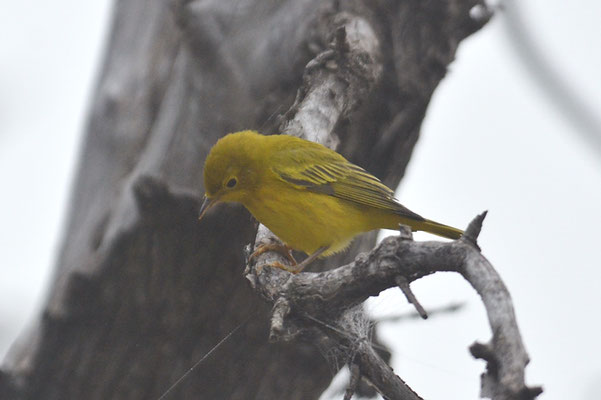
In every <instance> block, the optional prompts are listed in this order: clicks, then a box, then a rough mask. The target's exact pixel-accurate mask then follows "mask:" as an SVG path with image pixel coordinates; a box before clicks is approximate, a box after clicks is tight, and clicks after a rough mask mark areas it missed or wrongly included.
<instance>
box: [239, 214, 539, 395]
mask: <svg viewBox="0 0 601 400" xmlns="http://www.w3.org/2000/svg"><path fill="white" fill-rule="evenodd" d="M484 215H485V214H482V215H479V216H477V217H476V218H475V219H474V221H472V223H471V224H470V227H469V228H468V229H467V231H466V237H464V238H462V239H460V240H457V241H454V242H434V241H432V242H414V241H411V240H407V239H406V238H401V237H390V238H386V239H385V240H383V241H382V243H380V245H379V246H378V247H377V248H376V249H374V250H373V251H372V252H370V253H369V254H368V255H363V254H362V255H359V256H357V258H356V259H355V261H354V262H352V263H350V264H348V265H344V266H341V267H339V268H336V269H334V270H331V271H326V272H320V273H308V272H307V273H300V274H297V275H292V274H289V273H287V272H284V271H280V270H277V269H274V268H265V269H263V270H262V271H261V272H260V273H258V274H257V273H256V271H257V269H256V268H251V272H250V274H251V275H253V276H254V277H253V280H254V282H255V283H256V286H255V290H257V291H258V292H259V293H260V294H261V295H262V296H263V297H265V298H266V299H267V300H268V301H270V302H274V303H278V302H283V300H280V299H285V304H286V315H288V318H284V319H283V320H282V319H279V318H278V323H279V324H281V323H282V321H283V322H284V323H283V325H282V326H283V327H286V326H287V323H286V321H287V320H290V319H291V318H292V317H294V318H293V319H294V321H295V322H294V328H293V329H294V330H303V329H306V328H307V327H314V326H315V324H314V323H313V322H311V321H310V320H308V319H305V322H304V323H301V322H299V320H298V316H302V315H307V314H309V315H312V316H313V317H314V318H317V319H319V320H321V321H324V320H325V321H336V320H337V318H339V316H340V315H342V314H343V313H344V312H345V310H347V309H348V308H349V307H353V306H355V305H358V304H360V303H361V302H363V301H364V300H366V299H367V298H368V297H370V296H375V295H377V294H379V293H380V292H381V291H383V290H385V289H387V288H390V287H394V286H397V285H398V281H399V276H400V277H402V278H401V280H405V282H407V286H408V283H410V282H412V281H414V280H416V279H419V278H421V277H423V276H426V275H430V274H432V273H435V272H438V271H454V272H458V273H460V274H461V275H462V276H463V277H464V278H465V279H466V280H467V281H468V282H469V283H470V284H471V285H472V287H474V289H475V290H476V291H477V292H478V294H479V295H480V297H481V298H482V301H483V303H484V305H485V307H486V311H487V314H488V319H489V324H490V327H491V330H492V332H493V337H492V340H491V344H489V345H476V346H474V347H473V348H472V354H474V356H475V357H478V358H483V359H485V360H486V361H487V362H488V370H487V372H486V373H485V374H483V376H482V395H483V396H488V397H491V398H492V399H494V400H509V399H516V400H517V399H532V398H534V397H536V396H537V395H538V394H539V393H540V392H541V389H540V388H536V387H535V388H530V387H527V386H526V384H525V378H524V370H525V367H526V365H527V364H528V355H527V353H526V350H525V348H524V345H523V343H522V339H521V335H520V332H519V329H518V326H517V321H516V318H515V313H514V311H513V304H512V301H511V296H510V294H509V292H508V290H507V288H506V287H505V285H504V284H503V282H502V280H501V278H500V277H499V275H498V274H497V273H496V271H495V270H494V268H493V267H492V265H491V264H490V263H489V262H488V260H486V258H485V257H484V256H483V255H482V254H481V253H480V251H479V249H478V248H477V247H476V246H474V243H475V240H476V238H477V233H478V231H479V230H480V228H481V225H482V221H483V219H484ZM467 236H469V239H468V237H467ZM282 326H278V330H284V331H286V332H287V335H286V336H285V337H284V338H285V339H287V338H289V337H290V335H291V333H290V331H289V329H288V330H287V329H282ZM273 332H274V330H273V329H272V333H273ZM298 333H299V332H294V333H292V335H296V334H298ZM324 333H326V334H327V335H328V336H330V337H334V338H337V340H338V341H340V342H344V341H348V337H344V335H341V334H340V333H339V332H337V331H336V330H334V329H329V330H324ZM348 334H350V335H355V336H358V334H357V333H353V332H351V333H348ZM372 352H373V349H372V348H371V346H369V345H368V344H365V346H363V345H360V346H357V349H356V354H355V360H361V364H360V368H361V372H362V374H363V376H365V377H367V378H368V379H369V380H370V381H371V382H372V384H374V385H375V386H376V387H377V389H378V391H379V392H380V393H381V394H382V395H383V396H384V397H386V398H390V399H406V398H412V397H404V396H407V394H406V393H405V394H402V393H401V392H399V389H398V387H397V386H395V385H396V384H394V385H393V386H387V385H388V384H391V381H390V379H387V380H386V384H384V386H382V384H383V382H382V381H376V382H374V379H376V378H375V376H374V375H372V374H371V373H370V372H369V371H374V370H378V371H379V372H378V373H384V372H385V371H384V370H383V369H385V368H384V367H382V366H379V365H378V363H379V362H378V361H376V360H375V359H374V357H375V356H374V355H373V354H372ZM395 382H397V383H398V381H395ZM401 382H402V381H401ZM402 386H403V388H404V389H403V390H405V389H407V390H409V389H408V387H406V385H404V384H403V385H402Z"/></svg>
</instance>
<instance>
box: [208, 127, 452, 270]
mask: <svg viewBox="0 0 601 400" xmlns="http://www.w3.org/2000/svg"><path fill="white" fill-rule="evenodd" d="M203 177H204V187H205V197H204V201H203V203H202V206H201V210H200V215H199V219H202V217H203V216H204V215H205V213H206V212H207V210H209V209H210V208H211V207H213V206H214V205H216V204H218V203H222V202H237V203H241V204H242V205H244V207H246V209H248V211H249V212H250V213H251V214H252V215H253V216H254V217H255V218H256V219H257V220H258V221H259V222H261V223H262V224H263V225H265V226H266V227H267V228H269V229H270V230H271V231H272V232H273V233H274V234H275V235H277V236H278V237H279V238H280V239H281V240H282V241H283V242H284V243H285V245H283V246H282V245H277V244H268V245H263V246H260V247H259V248H258V249H257V250H256V251H255V252H254V253H253V254H252V255H251V257H250V258H251V259H252V258H254V257H256V256H257V255H259V254H261V253H263V252H265V251H268V250H275V251H279V252H280V253H282V254H284V255H285V256H286V257H288V259H290V260H291V263H292V266H285V265H282V264H281V263H274V264H273V265H271V266H275V267H279V268H282V269H285V270H287V271H290V272H293V273H298V272H300V271H302V270H303V269H304V268H305V267H306V266H307V265H308V264H309V263H311V262H312V261H314V260H315V259H316V258H321V257H327V256H329V255H332V254H335V253H338V252H340V251H343V250H344V249H346V248H347V247H348V245H349V244H350V243H351V241H352V240H353V238H354V237H355V236H357V235H358V234H360V233H363V232H367V231H371V230H374V229H398V227H399V224H403V225H407V226H409V227H411V229H412V230H413V231H425V232H429V233H432V234H435V235H438V236H442V237H445V238H449V239H458V238H459V237H460V236H461V235H462V234H463V231H462V230H460V229H457V228H453V227H451V226H448V225H444V224H441V223H438V222H434V221H432V220H429V219H426V218H424V217H422V216H420V215H419V214H416V213H414V212H413V211H411V210H409V209H408V208H406V207H405V206H403V205H401V204H400V203H399V202H398V201H397V200H396V199H395V197H394V192H393V191H392V190H391V189H390V188H388V187H387V186H386V185H384V184H383V183H382V182H381V181H380V180H379V179H378V178H376V177H375V176H374V175H372V174H370V173H369V172H367V171H366V170H364V169H363V168H361V167H360V166H358V165H355V164H353V163H351V162H350V161H348V160H347V159H346V158H344V157H343V156H342V155H341V154H339V153H337V152H336V151H334V150H331V149H329V148H327V147H325V146H323V145H321V144H319V143H315V142H312V141H309V140H305V139H301V138H298V137H294V136H289V135H262V134H260V133H258V132H256V131H252V130H245V131H240V132H235V133H230V134H228V135H226V136H224V137H222V138H221V139H219V140H218V141H217V143H215V145H214V146H213V147H212V148H211V150H210V151H209V154H208V156H207V158H206V160H205V164H204V170H203ZM291 249H294V250H297V251H301V252H304V253H306V254H307V255H308V257H307V258H305V260H303V261H302V262H301V263H300V264H297V263H296V261H295V260H294V258H293V257H292V255H291V253H290V250H291Z"/></svg>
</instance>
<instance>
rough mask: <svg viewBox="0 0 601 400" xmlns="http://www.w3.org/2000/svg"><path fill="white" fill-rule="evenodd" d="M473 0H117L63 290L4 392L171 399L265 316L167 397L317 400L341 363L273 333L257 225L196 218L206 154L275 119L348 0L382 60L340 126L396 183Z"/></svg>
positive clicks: (360, 153) (78, 185) (364, 241)
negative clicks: (257, 254) (254, 258)
mask: <svg viewBox="0 0 601 400" xmlns="http://www.w3.org/2000/svg"><path fill="white" fill-rule="evenodd" d="M474 7H479V10H480V11H482V10H485V8H484V5H483V4H482V1H480V0H450V1H423V0H403V1H392V0H390V1H388V0H379V1H373V0H364V1H358V0H357V1H322V0H286V1H284V0H263V1H259V0H239V1H233V2H223V1H221V0H206V1H186V0H174V1H172V2H166V1H160V0H127V1H124V0H121V1H117V2H116V4H115V7H114V16H113V26H112V32H111V36H110V40H109V43H108V48H107V52H106V56H105V61H104V65H103V67H102V74H101V77H100V81H99V83H98V87H97V88H96V93H95V95H94V101H93V105H92V109H91V115H90V117H89V122H88V125H87V129H86V138H85V142H84V147H83V149H82V153H81V159H80V164H79V170H78V173H77V178H76V180H75V184H74V188H73V195H72V207H71V212H70V217H69V221H68V225H67V228H66V231H65V237H64V242H63V245H62V250H61V253H60V256H59V259H58V262H57V265H56V271H55V274H54V280H53V283H52V287H51V290H50V295H49V297H48V300H47V303H46V306H45V309H44V311H43V313H42V316H41V317H40V318H39V321H38V323H37V326H35V327H34V328H32V330H31V332H30V333H29V334H28V335H25V336H23V337H22V338H20V340H19V341H18V342H17V343H16V344H15V345H14V346H13V348H12V349H11V352H10V354H9V356H8V357H7V359H6V360H5V365H4V369H3V371H2V373H1V374H0V397H2V398H9V399H13V398H14V399H45V400H53V399H57V400H58V399H61V400H65V399H157V398H159V397H160V396H161V394H162V393H163V392H164V391H165V390H166V389H167V388H168V387H169V386H170V385H171V384H172V383H173V382H175V381H176V380H177V379H178V378H179V377H181V376H182V375H183V374H184V373H185V372H186V371H187V369H188V368H190V367H191V366H192V365H193V364H194V363H195V362H196V361H197V360H199V359H200V358H201V357H202V356H203V355H205V354H206V353H207V352H208V351H209V350H210V349H211V348H212V347H213V346H214V345H215V344H216V343H217V342H219V341H220V340H221V339H222V338H223V337H225V336H226V335H227V334H228V332H230V331H231V330H232V329H233V328H235V327H236V326H237V325H238V324H239V323H240V322H242V321H244V320H245V319H247V318H248V316H249V315H251V316H252V319H251V321H250V322H249V323H248V324H246V325H244V326H243V327H242V328H241V329H240V331H238V332H236V333H235V334H234V335H233V337H232V338H231V340H229V341H227V342H225V344H223V346H221V347H220V348H219V349H218V351H217V352H216V353H215V354H214V355H212V356H211V357H210V358H208V359H207V360H206V361H204V362H203V363H202V364H201V365H200V366H199V367H198V368H196V369H195V370H194V372H193V374H192V375H191V376H190V377H188V379H186V380H185V381H183V382H182V383H181V384H179V385H178V386H177V387H176V388H175V389H174V391H173V392H171V393H170V395H169V398H173V399H188V398H190V399H191V398H207V399H245V400H247V399H279V398H285V399H316V398H318V396H319V395H320V394H321V392H322V391H323V390H324V389H325V388H326V387H327V386H328V384H329V382H330V380H331V377H332V370H331V368H330V366H328V363H327V362H326V360H325V358H324V357H323V356H322V355H320V353H319V351H318V349H317V347H316V346H314V345H313V343H310V342H303V341H295V342H289V343H268V336H269V322H268V315H269V310H270V306H269V305H268V304H267V303H265V302H264V301H263V300H261V299H260V298H259V297H258V296H257V294H256V293H254V292H253V291H252V290H251V289H250V287H249V285H248V282H246V280H245V279H244V276H243V269H244V264H245V260H244V254H243V248H244V246H245V245H247V244H248V243H250V242H252V241H253V240H254V234H255V231H256V222H254V221H253V220H252V218H251V217H250V215H249V214H248V213H247V212H246V211H245V210H244V209H242V208H241V207H236V206H221V207H220V208H219V209H218V210H216V211H215V212H214V213H212V214H211V215H208V216H207V217H206V219H204V220H203V223H202V224H199V223H198V222H197V211H198V208H199V206H200V198H201V195H202V194H203V188H202V166H203V162H204V159H205V157H206V155H207V153H208V151H209V149H210V147H211V146H212V145H213V144H214V143H215V141H216V140H217V139H218V138H219V137H221V136H223V135H224V134H226V133H228V132H233V131H236V130H242V129H259V130H261V131H263V132H264V133H276V132H275V126H276V122H277V121H278V119H277V118H274V115H277V114H283V113H284V112H286V110H288V108H289V107H290V106H292V105H293V103H294V100H295V97H296V95H297V89H299V88H300V87H301V86H302V82H303V73H304V72H305V66H306V65H307V63H309V61H311V60H312V59H315V58H316V56H318V55H319V54H322V53H323V52H324V50H326V49H327V48H328V46H330V43H331V42H332V41H333V40H334V37H332V35H331V33H332V25H333V24H334V23H335V21H336V18H338V17H339V16H340V15H342V14H345V13H346V14H345V15H355V16H359V17H361V18H362V19H363V20H364V21H366V22H367V24H369V25H370V26H371V28H372V29H373V30H374V32H375V33H376V39H377V40H376V42H377V43H376V44H377V46H378V48H379V54H380V55H381V59H379V60H378V62H379V64H380V65H381V67H382V71H381V74H380V77H379V78H378V80H377V81H376V82H374V85H373V87H372V88H371V89H370V90H369V91H368V92H365V93H361V94H360V95H358V96H359V98H356V99H354V104H352V105H348V106H349V108H350V109H351V111H350V112H349V113H347V114H346V115H348V117H345V118H343V119H342V120H339V121H337V122H336V125H335V127H334V133H335V134H336V135H337V136H338V138H339V140H340V144H339V146H338V147H337V150H338V151H339V152H341V153H342V154H344V155H345V156H346V157H347V158H349V159H350V160H351V161H353V162H355V163H357V164H359V165H361V166H363V167H364V168H365V169H367V170H368V171H370V172H372V173H373V174H375V175H377V176H379V177H380V178H381V179H382V180H383V181H384V182H385V183H386V184H388V185H389V186H391V187H395V186H396V185H397V184H398V183H399V181H400V179H401V178H402V176H403V174H404V171H405V167H406V166H407V163H408V161H409V158H410V156H411V152H412V150H413V146H414V144H415V143H416V141H417V139H418V135H419V129H420V125H421V122H422V119H423V117H424V115H425V111H426V107H427V105H428V103H429V100H430V97H431V95H432V92H433V90H434V89H435V87H436V86H437V84H438V83H439V81H440V80H441V79H442V78H443V77H444V75H445V73H446V69H447V65H448V64H449V63H450V62H451V61H452V59H453V57H454V54H455V51H456V49H457V46H458V44H459V42H460V41H461V40H462V39H463V38H465V37H466V36H468V35H469V34H471V33H473V32H474V31H476V30H477V29H479V28H480V27H481V26H482V25H483V24H484V23H485V22H486V19H487V15H488V14H487V13H486V12H485V13H480V14H481V16H482V15H484V16H483V17H482V18H477V16H478V13H477V12H474V10H478V9H477V8H474ZM470 11H472V12H471V13H470ZM326 65H327V61H326ZM316 118H319V116H316ZM374 240H375V234H368V235H364V236H363V237H362V238H361V239H360V240H356V241H355V243H354V245H353V247H352V249H351V250H350V251H349V252H347V253H345V254H346V255H343V256H342V258H340V257H339V258H338V259H329V261H328V262H331V265H335V264H336V263H339V262H342V261H343V258H346V259H352V258H353V257H354V255H355V254H356V253H357V251H358V250H359V249H363V250H365V249H369V248H371V247H372V246H373V244H374Z"/></svg>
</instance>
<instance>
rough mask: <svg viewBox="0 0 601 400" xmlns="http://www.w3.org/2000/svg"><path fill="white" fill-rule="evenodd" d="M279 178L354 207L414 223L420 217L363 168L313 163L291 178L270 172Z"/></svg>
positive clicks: (284, 174) (335, 162)
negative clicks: (388, 214) (368, 208)
mask: <svg viewBox="0 0 601 400" xmlns="http://www.w3.org/2000/svg"><path fill="white" fill-rule="evenodd" d="M273 172H275V173H276V174H277V175H278V176H279V177H280V178H282V179H283V180H284V181H286V182H288V183H291V184H293V185H295V186H300V187H302V188H304V189H306V190H309V191H311V192H314V193H321V194H327V195H329V196H333V197H337V198H339V199H343V200H346V201H350V202H352V203H355V204H359V205H365V206H369V207H374V208H378V209H381V210H386V211H390V212H392V213H394V214H397V215H400V216H403V217H406V218H410V219H413V220H417V221H422V220H424V218H423V217H421V216H420V215H418V214H416V213H414V212H412V211H410V210H409V209H407V208H406V207H404V206H402V205H401V204H400V203H398V202H397V201H396V199H395V198H394V192H393V191H392V190H390V188H388V187H387V186H386V185H384V184H383V183H382V182H381V181H380V180H379V179H378V178H376V177H375V176H373V175H371V174H370V173H368V172H367V171H365V170H364V169H363V168H361V167H359V166H357V165H354V164H351V163H344V162H339V161H334V162H329V163H326V164H313V165H310V166H308V167H306V168H305V169H303V170H302V171H299V172H295V173H294V174H293V175H294V176H293V175H292V174H288V173H286V172H283V171H280V170H278V169H276V168H274V169H273Z"/></svg>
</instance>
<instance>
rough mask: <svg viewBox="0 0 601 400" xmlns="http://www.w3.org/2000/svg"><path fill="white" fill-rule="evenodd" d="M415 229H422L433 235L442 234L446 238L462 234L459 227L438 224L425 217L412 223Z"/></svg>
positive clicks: (457, 237) (455, 237)
mask: <svg viewBox="0 0 601 400" xmlns="http://www.w3.org/2000/svg"><path fill="white" fill-rule="evenodd" d="M412 226H413V229H414V230H416V231H424V232H428V233H432V234H434V235H438V236H442V237H445V238H448V239H459V237H461V235H463V231H462V230H461V229H457V228H453V227H452V226H448V225H443V224H439V223H438V222H434V221H431V220H429V219H426V220H424V221H419V222H417V223H413V224H412Z"/></svg>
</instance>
